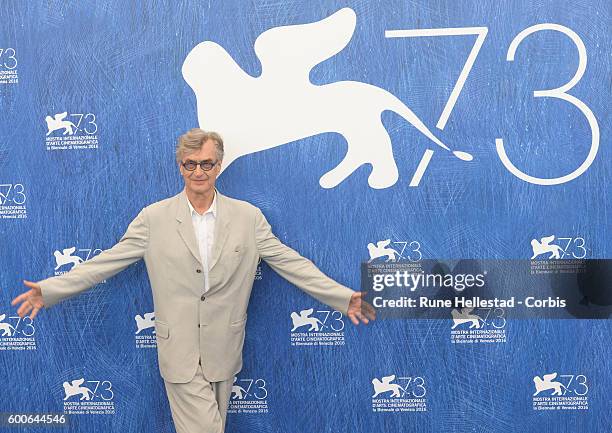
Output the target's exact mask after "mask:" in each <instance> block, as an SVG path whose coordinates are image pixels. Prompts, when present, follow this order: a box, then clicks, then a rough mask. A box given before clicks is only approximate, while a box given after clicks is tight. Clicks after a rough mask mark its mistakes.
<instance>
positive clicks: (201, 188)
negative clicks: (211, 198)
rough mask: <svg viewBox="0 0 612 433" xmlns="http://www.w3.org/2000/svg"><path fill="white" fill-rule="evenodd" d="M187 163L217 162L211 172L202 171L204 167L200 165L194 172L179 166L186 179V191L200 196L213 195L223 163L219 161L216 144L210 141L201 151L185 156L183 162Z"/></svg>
mask: <svg viewBox="0 0 612 433" xmlns="http://www.w3.org/2000/svg"><path fill="white" fill-rule="evenodd" d="M187 161H196V162H201V161H205V162H211V163H213V162H217V164H216V165H215V166H214V167H213V168H212V169H211V170H209V171H204V170H202V167H200V166H199V165H197V166H196V169H195V170H194V171H189V170H187V169H185V167H183V166H182V165H180V166H179V169H180V171H181V175H183V179H185V189H186V190H187V191H189V192H191V193H193V194H198V195H199V194H208V193H212V191H213V190H214V187H215V181H216V180H217V176H218V175H219V172H220V171H221V161H217V151H216V146H215V142H214V141H213V140H208V141H206V142H205V143H204V145H203V146H202V148H201V149H200V150H199V151H197V152H193V153H190V154H187V155H185V156H183V160H182V162H183V163H185V162H187Z"/></svg>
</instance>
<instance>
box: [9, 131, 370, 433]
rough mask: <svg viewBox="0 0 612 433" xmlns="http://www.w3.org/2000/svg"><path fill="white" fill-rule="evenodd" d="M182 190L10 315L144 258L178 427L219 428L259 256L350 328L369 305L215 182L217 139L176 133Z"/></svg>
mask: <svg viewBox="0 0 612 433" xmlns="http://www.w3.org/2000/svg"><path fill="white" fill-rule="evenodd" d="M176 158H177V163H178V166H179V170H180V172H181V175H182V176H183V178H184V180H185V188H184V190H183V191H181V192H180V193H179V194H177V195H175V196H174V197H171V198H168V199H165V200H162V201H159V202H157V203H153V204H151V205H149V206H147V207H145V208H144V209H142V210H141V211H140V213H139V214H138V216H137V217H136V218H135V219H134V220H133V221H132V222H131V223H130V225H129V227H128V229H127V231H126V233H125V234H124V235H123V237H122V238H121V240H120V241H119V242H118V243H117V244H116V245H114V246H113V247H112V248H110V249H108V250H105V251H103V252H102V253H100V254H99V255H98V256H96V257H94V258H92V259H91V260H88V261H86V262H84V263H82V264H80V265H78V266H75V267H74V268H73V269H72V270H71V271H70V272H68V273H66V274H64V275H61V276H58V277H52V278H48V279H46V280H42V281H39V282H38V283H34V282H30V281H24V284H25V285H26V286H28V287H29V288H30V290H29V291H27V292H25V293H23V294H21V295H19V296H17V297H16V298H15V299H14V300H13V302H12V304H13V305H18V304H20V303H21V305H20V306H19V308H18V311H17V312H18V314H19V316H20V317H23V316H25V315H28V314H29V315H30V317H31V318H32V319H33V318H34V317H35V316H36V314H37V313H38V311H39V310H40V309H41V308H43V307H45V308H49V307H51V306H52V305H54V304H56V303H58V302H60V301H61V300H63V299H65V298H68V297H70V296H74V295H76V294H78V293H80V292H82V291H84V290H87V289H88V288H90V287H92V286H94V285H95V284H97V283H99V282H100V281H102V280H104V279H106V278H110V277H111V276H113V275H115V274H117V273H118V272H120V271H122V270H123V269H125V268H126V267H127V266H129V265H130V264H132V263H134V262H136V261H138V260H140V259H144V261H145V264H146V267H147V273H148V275H149V280H150V282H151V289H152V292H153V303H154V309H155V331H156V336H157V347H158V357H159V368H160V372H161V376H162V377H163V379H164V383H165V386H166V391H167V394H168V400H169V402H170V408H171V411H172V417H173V419H174V423H175V426H176V430H177V432H178V433H222V432H223V431H224V429H225V419H226V412H227V406H228V402H229V397H230V394H231V388H232V382H233V378H234V375H236V374H237V373H238V372H239V371H240V369H241V368H242V347H243V343H244V333H245V325H246V321H247V307H248V303H249V298H250V295H251V288H252V286H253V280H254V276H255V271H256V268H257V263H258V260H259V258H260V257H261V258H262V259H263V260H265V261H266V262H267V263H268V264H269V265H270V267H272V269H274V270H275V271H276V272H278V273H279V274H280V275H281V276H282V277H284V278H285V279H287V280H288V281H289V282H291V283H293V284H295V285H296V286H298V287H299V288H301V289H302V290H304V291H305V292H306V293H308V294H309V295H311V296H313V297H314V298H316V299H318V300H319V301H321V302H323V303H325V304H327V305H328V306H330V307H332V308H334V309H336V310H338V311H340V312H342V313H343V314H346V315H347V316H348V317H349V318H350V320H351V321H352V322H353V323H354V324H355V325H357V324H359V321H362V322H363V323H368V322H369V320H373V319H374V318H375V313H374V310H373V308H372V307H371V305H369V304H367V303H366V302H365V301H362V296H363V293H362V292H354V291H352V290H351V289H349V288H347V287H344V286H342V285H340V284H338V283H337V282H335V281H334V280H332V279H330V278H329V277H327V276H326V275H325V274H323V273H322V272H321V271H320V270H319V269H318V268H317V267H316V266H315V265H314V264H313V263H312V262H311V261H310V260H308V259H306V258H304V257H302V256H300V255H299V254H298V253H297V252H296V251H294V250H293V249H291V248H289V247H287V246H285V245H283V244H282V243H281V242H280V241H279V240H278V239H277V238H276V236H274V234H273V233H272V230H271V228H270V225H269V224H268V222H267V221H266V218H265V217H264V215H263V214H262V213H261V211H260V210H259V209H258V208H257V207H255V206H253V205H251V204H249V203H247V202H245V201H241V200H236V199H233V198H230V197H226V196H224V195H222V194H221V193H220V192H219V191H218V190H217V189H216V188H215V181H216V178H217V176H218V175H219V173H220V169H221V162H222V160H223V140H222V139H221V137H220V136H219V135H218V134H216V133H214V132H206V131H203V130H201V129H198V128H195V129H192V130H190V131H189V132H187V133H186V134H184V135H182V136H181V137H180V138H179V142H178V146H177V151H176Z"/></svg>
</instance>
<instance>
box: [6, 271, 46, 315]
mask: <svg viewBox="0 0 612 433" xmlns="http://www.w3.org/2000/svg"><path fill="white" fill-rule="evenodd" d="M23 284H25V285H26V286H28V287H29V288H30V290H28V291H27V292H25V293H22V294H21V295H19V296H17V297H16V298H15V299H13V301H12V302H11V305H13V306H16V305H19V304H20V303H21V306H20V307H19V308H18V309H17V314H18V315H19V317H24V316H27V315H28V314H29V315H30V319H32V320H34V317H36V315H37V314H38V312H39V311H40V309H41V308H42V307H44V306H45V303H44V301H43V297H42V291H41V290H40V285H38V284H36V283H33V282H31V281H26V280H23Z"/></svg>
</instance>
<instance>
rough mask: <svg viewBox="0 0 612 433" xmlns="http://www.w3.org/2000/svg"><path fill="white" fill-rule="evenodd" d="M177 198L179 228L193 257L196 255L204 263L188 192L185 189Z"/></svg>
mask: <svg viewBox="0 0 612 433" xmlns="http://www.w3.org/2000/svg"><path fill="white" fill-rule="evenodd" d="M177 198H178V201H177V210H176V221H177V222H178V224H177V230H178V232H179V235H180V236H181V238H182V239H183V242H185V245H187V248H188V249H189V251H190V252H191V254H192V255H193V257H195V258H196V260H197V261H198V262H200V264H202V259H201V258H200V251H199V250H198V243H197V241H196V236H195V232H194V230H193V223H192V222H191V215H190V214H189V204H188V203H187V194H186V193H185V190H183V191H181V192H180V193H179V194H178V195H177Z"/></svg>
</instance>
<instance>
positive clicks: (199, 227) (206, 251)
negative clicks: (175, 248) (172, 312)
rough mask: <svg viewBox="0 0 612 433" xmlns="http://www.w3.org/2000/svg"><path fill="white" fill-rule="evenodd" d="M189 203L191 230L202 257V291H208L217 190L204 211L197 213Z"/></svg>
mask: <svg viewBox="0 0 612 433" xmlns="http://www.w3.org/2000/svg"><path fill="white" fill-rule="evenodd" d="M187 203H189V211H190V212H191V222H192V223H193V231H194V232H195V236H196V241H197V243H198V249H199V251H200V258H201V259H202V265H203V268H204V269H203V272H204V292H208V289H209V288H210V286H209V284H208V270H209V263H210V259H211V255H212V247H213V243H214V241H215V219H216V218H217V192H215V196H214V197H213V201H212V204H211V205H210V207H209V208H208V210H207V211H206V212H204V213H203V214H201V215H200V214H199V213H197V212H196V210H195V209H194V208H193V206H192V205H191V202H190V201H189V200H187Z"/></svg>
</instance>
